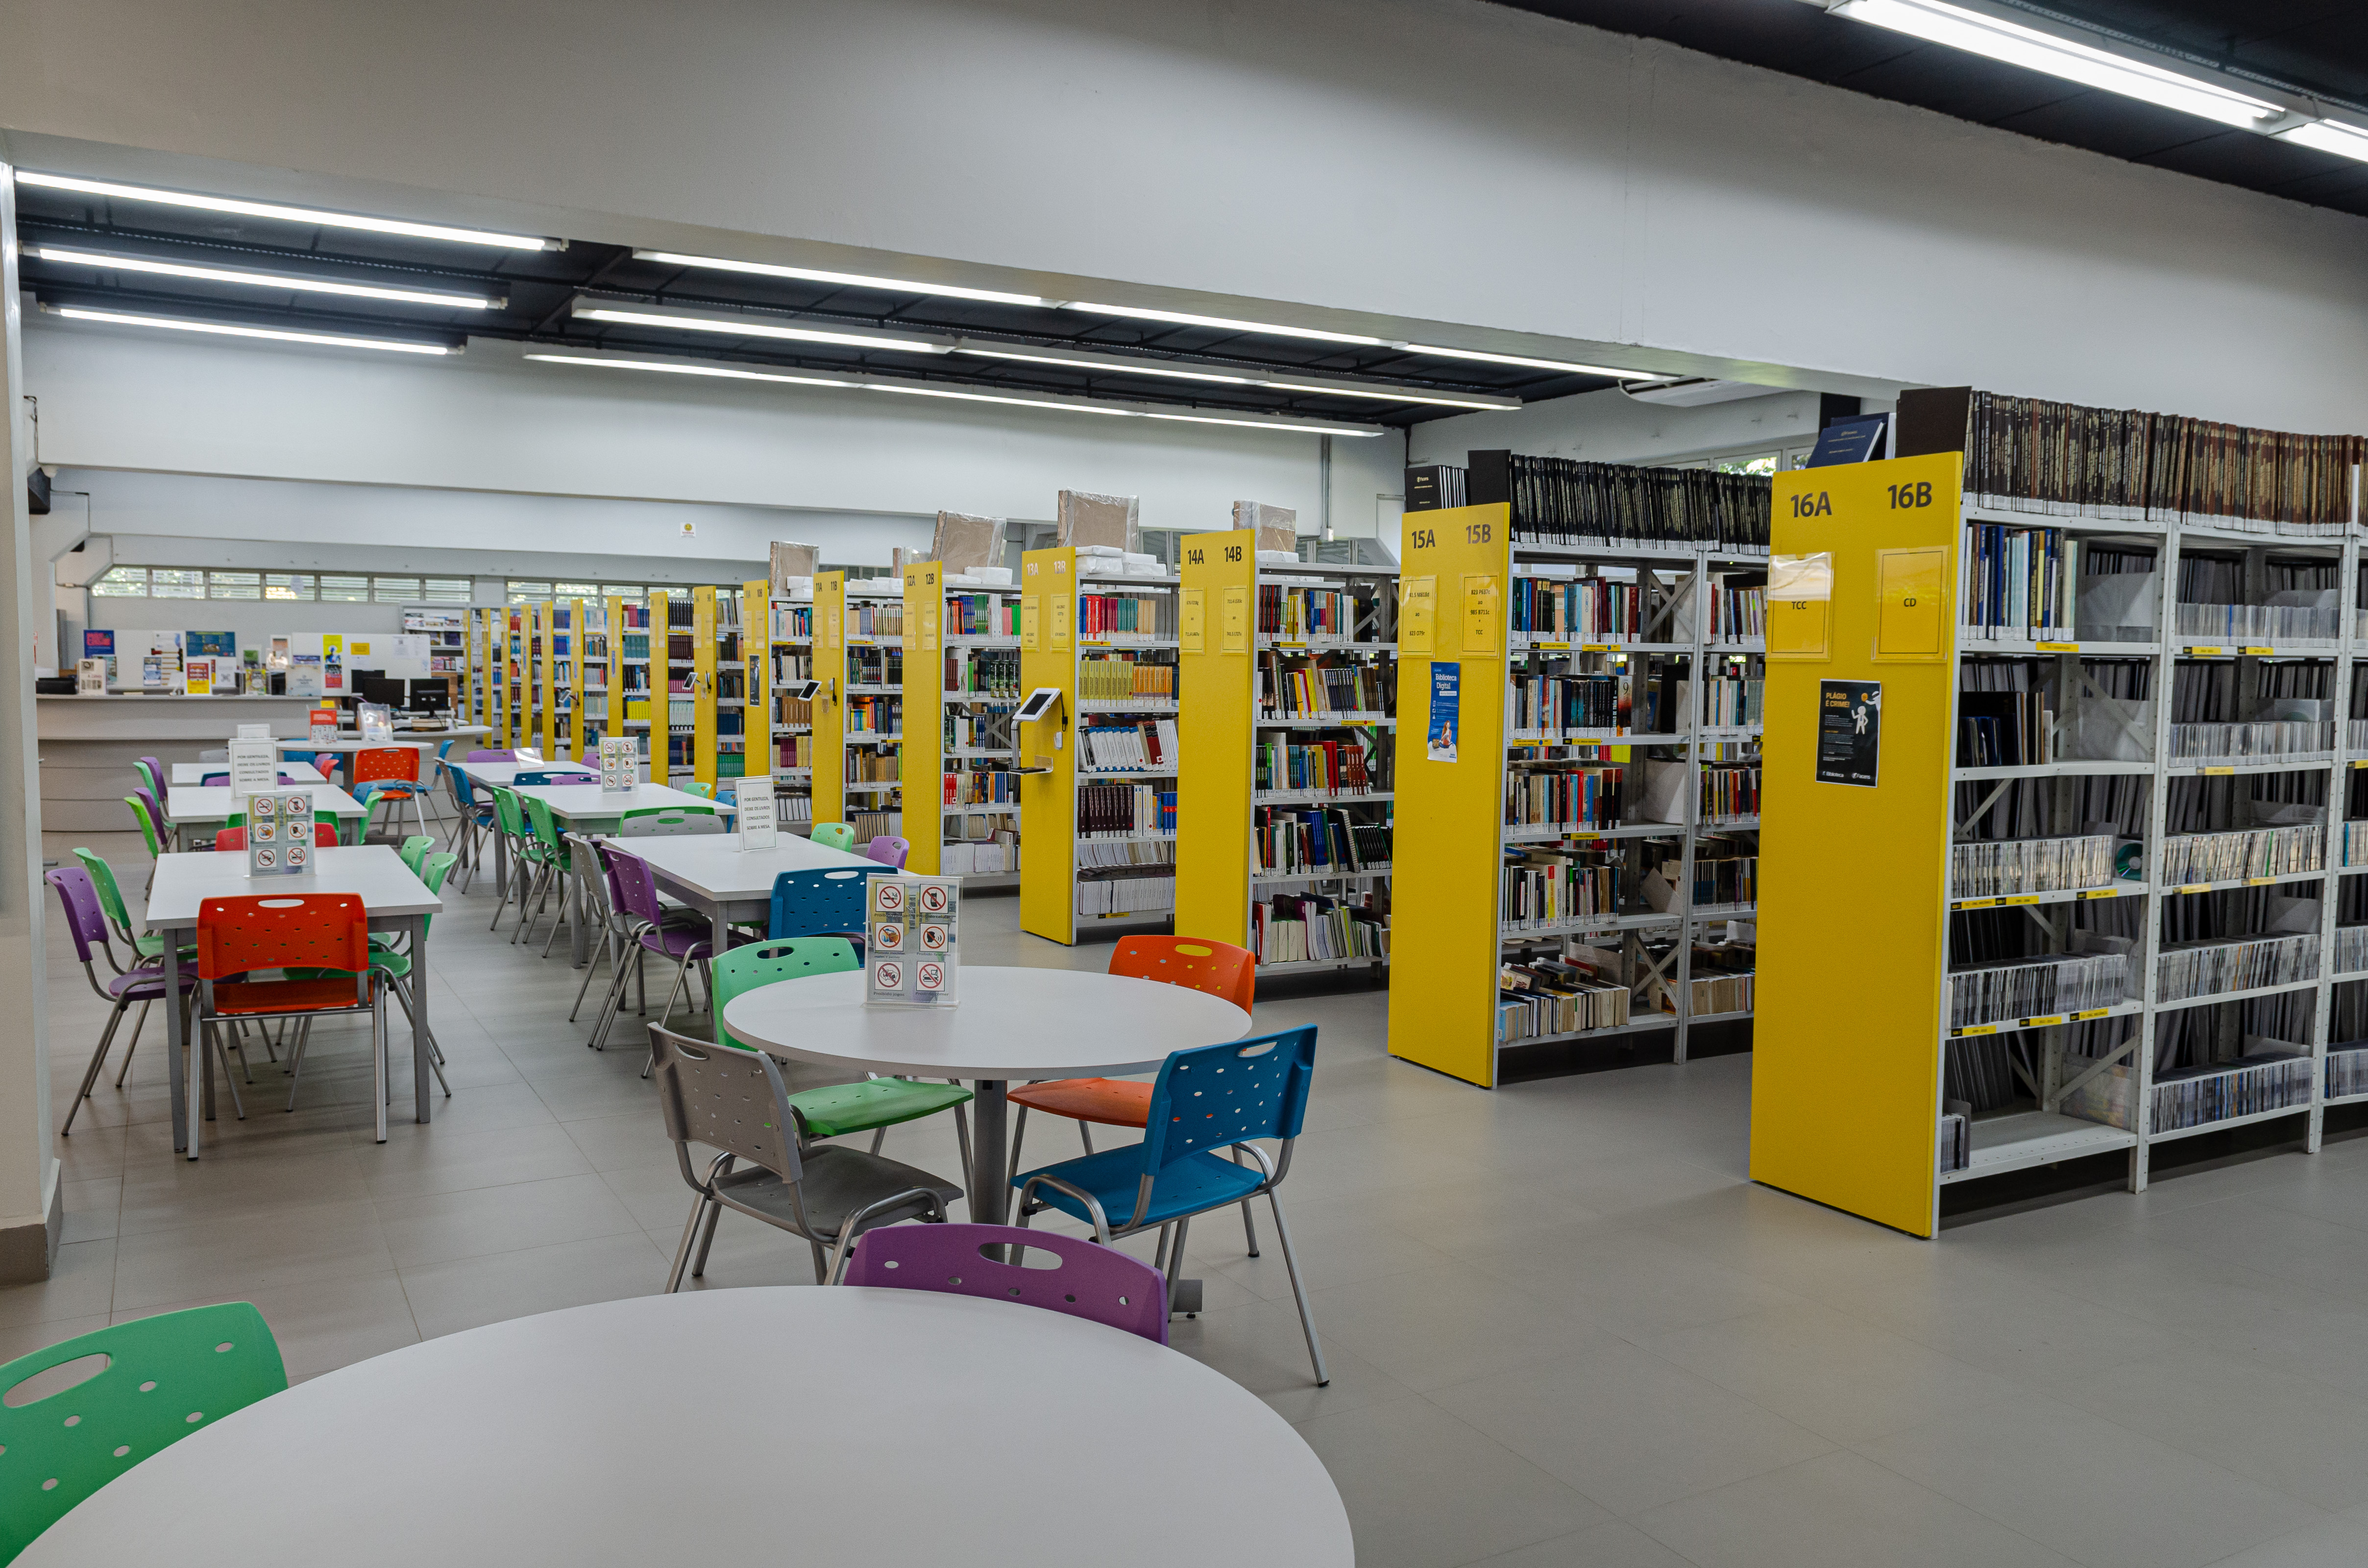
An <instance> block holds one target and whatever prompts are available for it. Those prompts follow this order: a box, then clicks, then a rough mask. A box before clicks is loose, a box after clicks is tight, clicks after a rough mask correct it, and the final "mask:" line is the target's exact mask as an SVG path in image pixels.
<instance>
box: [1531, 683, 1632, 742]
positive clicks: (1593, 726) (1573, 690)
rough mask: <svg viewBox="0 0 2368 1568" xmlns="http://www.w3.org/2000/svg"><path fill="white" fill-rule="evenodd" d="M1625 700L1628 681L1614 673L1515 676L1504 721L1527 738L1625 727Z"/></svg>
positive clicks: (1626, 718)
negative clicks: (1613, 674)
mask: <svg viewBox="0 0 2368 1568" xmlns="http://www.w3.org/2000/svg"><path fill="white" fill-rule="evenodd" d="M1629 700H1630V699H1629V689H1628V683H1627V682H1626V681H1623V680H1621V679H1620V678H1619V677H1617V676H1610V675H1557V676H1549V675H1516V676H1514V677H1513V681H1512V690H1511V692H1510V693H1509V695H1508V699H1507V702H1506V710H1505V723H1506V726H1507V728H1508V729H1510V730H1512V731H1514V732H1515V733H1519V734H1521V735H1524V736H1531V737H1542V736H1548V735H1558V734H1566V733H1570V732H1572V731H1576V730H1613V729H1625V728H1626V727H1627V723H1628V709H1629Z"/></svg>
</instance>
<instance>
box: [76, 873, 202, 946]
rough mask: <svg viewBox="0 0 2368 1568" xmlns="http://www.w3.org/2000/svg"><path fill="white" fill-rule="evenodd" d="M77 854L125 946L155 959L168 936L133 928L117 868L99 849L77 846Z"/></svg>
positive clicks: (100, 906)
mask: <svg viewBox="0 0 2368 1568" xmlns="http://www.w3.org/2000/svg"><path fill="white" fill-rule="evenodd" d="M74 858H75V859H77V860H80V861H81V862H82V869H84V870H85V871H86V872H88V873H89V875H90V884H91V886H92V887H94V888H97V890H98V907H99V908H100V909H101V910H103V911H105V912H106V915H107V923H108V925H110V926H114V927H115V934H116V935H117V936H118V937H121V938H122V939H123V944H124V946H126V947H128V948H130V949H131V950H132V952H133V953H135V954H137V955H138V956H139V957H141V958H142V959H153V958H154V957H156V956H157V955H158V954H160V953H162V952H163V951H164V950H165V938H164V937H162V936H161V935H155V934H150V935H146V936H143V935H141V934H140V933H138V932H135V931H133V930H132V929H131V910H130V909H129V908H128V907H126V905H125V904H124V902H123V890H122V889H121V888H120V887H119V886H117V885H116V881H115V868H114V867H112V866H110V865H108V863H107V861H106V859H105V858H103V857H102V856H101V855H100V854H99V853H98V851H97V850H96V849H77V850H75V851H74ZM181 950H182V951H183V952H186V953H194V952H196V951H197V950H198V949H195V948H194V947H190V948H184V949H181Z"/></svg>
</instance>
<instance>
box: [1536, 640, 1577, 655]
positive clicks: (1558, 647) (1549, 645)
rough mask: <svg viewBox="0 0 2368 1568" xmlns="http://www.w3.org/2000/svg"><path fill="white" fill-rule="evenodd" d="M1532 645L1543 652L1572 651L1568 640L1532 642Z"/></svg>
mask: <svg viewBox="0 0 2368 1568" xmlns="http://www.w3.org/2000/svg"><path fill="white" fill-rule="evenodd" d="M1530 646H1531V647H1532V648H1535V649H1537V650H1538V651H1539V652H1541V653H1569V652H1570V644H1569V643H1567V642H1531V644H1530Z"/></svg>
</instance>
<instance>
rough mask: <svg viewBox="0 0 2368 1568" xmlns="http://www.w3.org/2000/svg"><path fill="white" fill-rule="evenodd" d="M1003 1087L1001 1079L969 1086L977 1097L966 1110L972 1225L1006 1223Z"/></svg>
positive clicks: (1007, 1188)
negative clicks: (968, 1109)
mask: <svg viewBox="0 0 2368 1568" xmlns="http://www.w3.org/2000/svg"><path fill="white" fill-rule="evenodd" d="M1005 1087H1006V1081H1005V1080H1004V1079H1001V1078H981V1079H979V1080H978V1081H977V1082H976V1083H974V1084H973V1085H971V1090H972V1092H973V1094H974V1095H975V1096H977V1097H976V1098H974V1099H973V1100H972V1101H971V1108H970V1109H971V1126H970V1218H971V1222H972V1223H973V1224H976V1225H1001V1224H1007V1223H1008V1222H1009V1221H1010V1214H1011V1187H1010V1186H1009V1185H1008V1184H1009V1180H1010V1175H1009V1173H1008V1172H1007V1171H1006V1170H1005V1169H1004V1168H1003V1165H1004V1162H1005V1161H1006V1160H1008V1159H1009V1158H1010V1155H1009V1154H1008V1153H1007V1152H1006V1150H1005V1148H1004V1140H1005V1136H1006V1131H1005V1125H1004V1119H1005V1116H1006V1113H1007V1108H1008V1102H1007V1101H1006V1100H1005V1099H1004V1097H1003V1092H1004V1089H1005Z"/></svg>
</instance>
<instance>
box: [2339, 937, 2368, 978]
mask: <svg viewBox="0 0 2368 1568" xmlns="http://www.w3.org/2000/svg"><path fill="white" fill-rule="evenodd" d="M2362 970H2368V926H2337V927H2336V928H2335V972H2336V973H2338V974H2358V973H2360V972H2361V971H2362Z"/></svg>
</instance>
